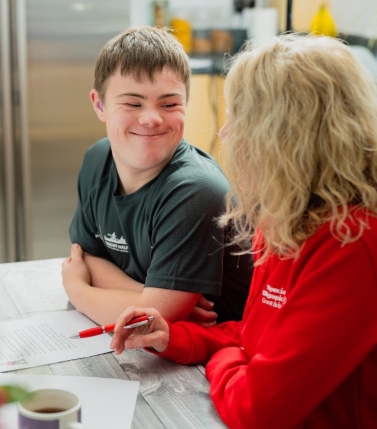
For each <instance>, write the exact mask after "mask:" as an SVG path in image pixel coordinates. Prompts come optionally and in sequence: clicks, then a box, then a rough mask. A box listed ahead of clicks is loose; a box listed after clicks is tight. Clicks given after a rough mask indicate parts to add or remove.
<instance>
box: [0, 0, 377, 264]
mask: <svg viewBox="0 0 377 429" xmlns="http://www.w3.org/2000/svg"><path fill="white" fill-rule="evenodd" d="M322 4H326V6H327V8H328V10H329V11H330V12H331V15H332V18H333V19H334V21H335V23H336V26H337V30H338V31H340V32H342V33H343V34H344V35H346V36H347V35H351V36H352V37H355V38H356V40H357V41H356V42H355V44H360V45H363V47H364V48H365V49H368V50H369V51H370V53H371V55H374V56H375V52H376V49H377V48H376V43H375V39H376V38H377V1H376V0H359V1H358V2H355V1H351V0H331V1H330V0H328V1H323V0H322V1H321V0H318V1H317V0H296V1H288V0H270V1H268V0H265V1H263V0H260V1H246V0H240V1H237V0H205V1H203V0H200V1H199V0H190V2H188V1H185V0H170V1H166V0H165V1H151V0H106V1H103V0H91V1H77V0H0V58H1V64H0V262H11V261H16V260H30V259H46V258H53V257H63V256H66V255H68V253H69V247H70V242H69V238H68V227H69V224H70V221H71V218H72V216H73V213H74V210H75V207H76V202H77V195H76V180H77V174H78V171H79V168H80V165H81V162H82V159H83V155H84V152H85V150H86V149H87V148H88V147H89V146H90V145H91V144H93V143H94V142H95V141H96V140H98V139H100V138H102V137H104V136H105V128H104V125H103V124H102V123H101V122H99V121H98V120H97V117H96V115H95V113H94V112H93V110H92V107H91V103H90V100H89V91H90V89H91V88H92V84H93V69H94V64H95V60H96V57H97V55H98V53H99V51H100V49H101V48H102V46H103V45H104V44H105V43H106V42H107V41H108V40H109V39H110V38H111V37H113V36H115V35H117V34H118V33H120V32H121V31H123V30H124V29H126V28H127V27H129V26H130V25H134V24H151V25H155V24H156V25H158V24H162V25H169V26H173V27H174V28H176V30H177V36H178V35H179V36H180V37H181V39H180V40H181V41H182V43H183V44H186V45H185V46H186V49H187V52H188V53H189V55H190V57H191V65H192V70H193V82H192V93H191V98H190V103H189V106H188V112H187V123H186V132H185V137H186V138H187V139H188V140H189V141H190V142H191V143H193V144H194V145H197V146H200V147H202V148H203V149H204V150H207V151H208V152H211V153H213V154H214V155H215V156H216V148H217V145H218V139H217V131H218V129H219V128H220V126H221V124H222V123H223V121H224V118H225V113H224V103H223V100H222V85H223V79H224V78H223V66H224V54H226V53H229V54H232V53H234V52H236V51H237V50H238V49H239V47H240V46H241V44H242V43H243V42H244V40H245V39H247V38H249V37H254V36H255V35H258V34H255V33H257V32H261V33H264V32H272V33H277V32H281V31H285V30H286V29H287V22H288V21H289V19H290V20H291V25H292V28H293V30H295V31H309V29H310V25H311V22H312V20H313V16H314V15H315V14H316V12H317V11H318V8H319V7H320V6H321V5H322ZM261 9H265V10H263V11H262V12H263V14H262V12H261ZM256 13H257V14H256ZM288 15H289V16H288ZM262 16H263V17H264V16H267V18H260V17H262ZM255 17H257V20H256V18H255ZM264 19H266V21H264ZM260 23H262V25H260Z"/></svg>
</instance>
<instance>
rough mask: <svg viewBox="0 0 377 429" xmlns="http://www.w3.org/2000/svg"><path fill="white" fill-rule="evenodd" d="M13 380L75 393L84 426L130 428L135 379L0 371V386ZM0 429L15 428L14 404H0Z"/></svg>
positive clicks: (88, 428) (95, 428) (31, 385)
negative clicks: (4, 372)
mask: <svg viewBox="0 0 377 429" xmlns="http://www.w3.org/2000/svg"><path fill="white" fill-rule="evenodd" d="M9 383H15V384H18V385H22V386H24V387H26V388H27V389H29V390H34V389H44V388H54V389H65V390H69V391H70V392H73V393H75V394H76V395H77V396H78V397H79V398H80V400H81V402H82V423H83V425H84V427H85V429H130V428H131V424H132V418H133V414H134V410H135V404H136V398H137V393H138V390H139V382H138V381H129V380H117V379H110V378H97V377H73V376H57V375H27V374H0V385H2V384H9ZM0 426H1V429H17V407H16V405H14V404H9V405H5V406H3V407H1V412H0Z"/></svg>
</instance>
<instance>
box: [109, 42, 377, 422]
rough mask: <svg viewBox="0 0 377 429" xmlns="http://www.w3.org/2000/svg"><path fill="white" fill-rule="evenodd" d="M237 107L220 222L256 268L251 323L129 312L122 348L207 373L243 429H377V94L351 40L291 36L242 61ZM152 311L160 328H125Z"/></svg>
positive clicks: (233, 72)
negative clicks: (202, 367)
mask: <svg viewBox="0 0 377 429" xmlns="http://www.w3.org/2000/svg"><path fill="white" fill-rule="evenodd" d="M225 98H226V101H227V104H228V121H227V123H226V124H225V126H224V127H223V129H222V130H221V132H220V135H221V138H222V139H223V141H224V143H225V144H224V153H225V156H224V165H225V168H226V171H227V173H228V175H229V178H230V181H231V183H232V189H231V191H230V193H229V194H228V197H227V211H226V213H225V214H224V215H223V216H222V217H221V219H220V223H221V224H222V225H225V224H231V225H233V228H234V231H235V238H234V243H235V244H238V245H239V246H244V245H245V243H252V245H251V247H250V246H249V248H248V249H247V248H244V247H243V249H244V250H243V251H245V252H246V251H252V253H253V255H254V259H255V269H254V275H253V280H252V283H251V288H250V293H249V298H248V302H247V305H246V308H245V312H244V316H243V320H242V321H241V322H225V323H222V324H219V325H217V326H214V327H211V328H207V329H206V328H203V327H200V326H197V325H194V324H190V323H188V322H178V323H175V324H170V323H168V322H166V321H165V320H164V319H163V318H162V317H161V316H160V315H159V313H158V312H157V311H156V310H154V309H141V308H135V307H133V308H128V309H127V310H126V311H125V312H124V313H123V315H122V316H121V317H120V318H119V319H118V322H117V327H116V331H115V334H114V337H113V341H112V344H111V347H112V348H114V349H115V351H116V352H117V353H120V352H121V351H122V350H123V348H124V347H127V348H137V347H147V348H148V350H149V351H152V352H154V353H158V354H159V355H161V356H163V357H165V358H169V359H173V360H175V361H177V362H180V363H182V364H189V363H202V364H206V375H207V377H208V379H209V381H210V384H211V390H210V393H211V397H212V399H213V402H214V404H215V406H216V409H217V410H218V412H219V414H220V416H221V418H222V419H223V420H224V422H225V423H226V424H227V425H228V426H229V427H230V428H236V429H241V428H245V429H248V428H255V429H272V428H279V429H285V428H286V429H292V428H295V429H296V428H310V429H327V428H332V429H333V428H342V429H344V428H350V429H351V428H352V429H354V428H366V429H369V428H371V429H372V428H375V427H377V408H376V406H375V405H376V403H377V390H376V388H375V386H376V384H377V88H376V84H375V82H374V81H373V79H372V77H371V76H370V75H369V74H368V72H366V71H365V70H364V69H363V67H362V66H361V65H360V64H359V63H358V62H357V60H356V59H355V58H354V57H353V55H352V52H351V51H350V49H349V48H348V47H347V46H345V45H344V44H342V43H341V42H340V41H338V40H335V39H330V38H326V37H309V36H299V35H284V36H280V37H275V38H272V39H268V40H264V41H254V42H250V43H249V44H248V45H247V46H246V47H245V49H244V50H243V52H242V53H240V54H239V55H238V56H236V58H235V59H234V61H233V64H232V67H231V69H230V71H229V73H228V75H227V78H226V84H225ZM235 201H237V204H235V203H234V202H235ZM144 314H148V315H153V316H154V321H153V322H152V323H151V325H150V326H149V327H148V329H147V330H146V331H142V330H140V331H134V332H133V333H131V336H130V333H129V332H126V331H127V330H124V329H122V327H123V326H124V325H125V323H126V322H128V321H129V320H130V319H131V318H132V317H134V316H140V315H144Z"/></svg>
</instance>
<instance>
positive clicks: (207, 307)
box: [187, 296, 217, 328]
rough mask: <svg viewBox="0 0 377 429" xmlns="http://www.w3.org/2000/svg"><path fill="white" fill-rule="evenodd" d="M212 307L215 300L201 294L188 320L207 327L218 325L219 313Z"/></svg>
mask: <svg viewBox="0 0 377 429" xmlns="http://www.w3.org/2000/svg"><path fill="white" fill-rule="evenodd" d="M212 308H213V302H211V301H208V300H207V299H206V298H204V296H201V297H200V298H199V300H198V302H197V303H196V304H195V307H194V308H193V309H192V311H191V313H190V315H189V317H188V319H187V320H188V321H190V322H193V323H196V324H197V325H200V326H203V327H205V328H206V327H208V326H214V325H216V319H217V313H215V312H214V311H212Z"/></svg>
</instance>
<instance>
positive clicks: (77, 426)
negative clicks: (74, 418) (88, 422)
mask: <svg viewBox="0 0 377 429" xmlns="http://www.w3.org/2000/svg"><path fill="white" fill-rule="evenodd" d="M68 429H85V428H84V426H83V425H82V424H81V423H79V422H73V423H69V424H68Z"/></svg>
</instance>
